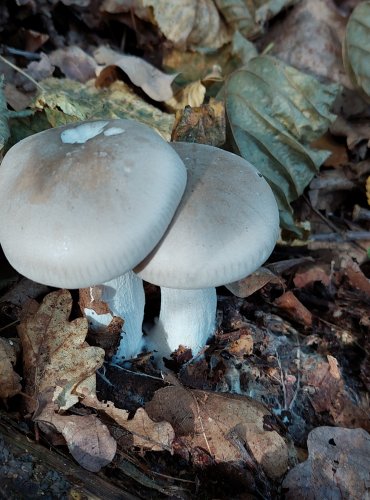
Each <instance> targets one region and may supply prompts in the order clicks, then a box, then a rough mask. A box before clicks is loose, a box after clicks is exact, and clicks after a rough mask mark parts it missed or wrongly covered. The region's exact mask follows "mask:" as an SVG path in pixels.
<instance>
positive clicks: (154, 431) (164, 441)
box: [79, 387, 175, 451]
mask: <svg viewBox="0 0 370 500" xmlns="http://www.w3.org/2000/svg"><path fill="white" fill-rule="evenodd" d="M79 394H80V395H81V396H83V395H84V394H86V397H84V398H83V400H82V402H83V404H84V405H85V406H89V407H91V408H95V409H96V410H99V411H103V412H104V413H105V414H106V415H109V416H110V417H111V418H112V419H113V420H114V421H115V422H116V423H117V424H118V425H120V426H121V427H123V428H124V429H126V430H128V431H129V432H131V434H132V436H133V438H132V445H133V446H138V447H140V448H142V449H144V450H150V451H162V450H171V449H172V441H173V439H174V437H175V436H174V431H173V428H172V426H171V425H170V423H168V422H167V421H165V419H164V418H163V419H162V421H161V422H156V421H153V420H152V419H150V418H149V417H148V414H147V413H146V411H145V410H144V409H143V408H138V409H137V410H136V413H135V415H134V417H133V418H132V419H130V420H128V417H129V413H128V411H126V410H122V409H120V408H116V407H115V406H114V404H113V403H111V402H110V401H108V402H107V403H102V402H100V401H99V400H98V399H97V398H96V396H94V395H93V394H91V393H87V391H86V390H85V389H84V388H83V387H80V388H79Z"/></svg>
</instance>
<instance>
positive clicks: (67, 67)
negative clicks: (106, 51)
mask: <svg viewBox="0 0 370 500" xmlns="http://www.w3.org/2000/svg"><path fill="white" fill-rule="evenodd" d="M49 58H50V62H51V63H52V64H53V65H54V66H57V67H58V68H59V69H60V70H61V71H62V72H63V73H64V74H65V76H66V77H67V78H70V79H71V80H76V81H78V82H87V80H90V79H91V78H94V77H95V70H96V67H97V64H96V62H95V60H94V58H93V57H91V56H90V55H89V54H87V53H86V52H85V51H84V50H82V49H81V48H80V47H77V46H76V45H71V46H69V47H66V48H63V49H57V50H54V51H53V52H51V53H50V54H49Z"/></svg>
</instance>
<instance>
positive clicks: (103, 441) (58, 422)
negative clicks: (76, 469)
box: [35, 404, 117, 472]
mask: <svg viewBox="0 0 370 500" xmlns="http://www.w3.org/2000/svg"><path fill="white" fill-rule="evenodd" d="M56 410H57V408H55V407H54V405H50V404H49V405H48V406H47V407H46V408H45V409H44V410H43V411H42V412H41V413H39V414H38V415H37V418H36V419H35V420H36V422H39V423H41V422H42V423H44V424H46V425H48V426H52V427H53V428H55V429H56V430H57V431H58V432H60V433H61V434H62V435H63V437H64V439H65V440H66V443H67V446H68V449H69V451H70V453H71V455H72V456H73V457H74V458H75V460H76V461H77V462H78V463H79V464H80V465H81V466H82V467H84V468H85V469H87V470H89V471H91V472H99V471H100V469H101V468H102V467H104V466H106V465H108V464H109V463H110V462H111V461H112V460H113V458H114V456H115V454H116V449H117V443H116V441H115V439H114V438H113V437H112V436H111V434H110V432H109V430H108V428H107V426H106V425H104V424H103V423H102V422H101V421H100V420H99V419H98V418H97V417H96V416H95V415H59V414H58V413H57V412H56Z"/></svg>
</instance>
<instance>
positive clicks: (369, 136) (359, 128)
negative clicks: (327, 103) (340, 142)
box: [330, 116, 370, 150]
mask: <svg viewBox="0 0 370 500" xmlns="http://www.w3.org/2000/svg"><path fill="white" fill-rule="evenodd" d="M330 132H331V133H332V134H333V135H337V136H339V137H346V138H347V141H346V142H347V146H348V148H349V149H350V150H353V149H354V148H355V147H356V146H357V145H358V144H359V143H360V142H363V141H366V142H367V146H368V148H370V125H369V123H368V122H363V121H359V122H354V121H348V120H345V119H344V118H342V117H341V116H338V118H337V119H336V120H335V122H334V123H333V124H332V125H331V126H330Z"/></svg>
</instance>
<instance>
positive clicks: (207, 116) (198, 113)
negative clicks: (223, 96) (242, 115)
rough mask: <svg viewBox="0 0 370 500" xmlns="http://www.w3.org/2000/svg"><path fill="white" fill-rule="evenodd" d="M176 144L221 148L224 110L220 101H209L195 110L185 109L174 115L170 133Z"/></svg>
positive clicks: (224, 129)
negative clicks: (205, 145)
mask: <svg viewBox="0 0 370 500" xmlns="http://www.w3.org/2000/svg"><path fill="white" fill-rule="evenodd" d="M172 140H173V141H176V142H197V143H200V144H208V145H210V146H221V145H223V144H224V143H225V140H226V124H225V108H224V104H223V102H221V101H216V100H215V99H210V101H209V103H208V104H203V105H202V106H200V107H197V108H191V107H186V108H185V109H184V110H182V111H178V112H177V113H176V123H175V125H174V129H173V132H172Z"/></svg>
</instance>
